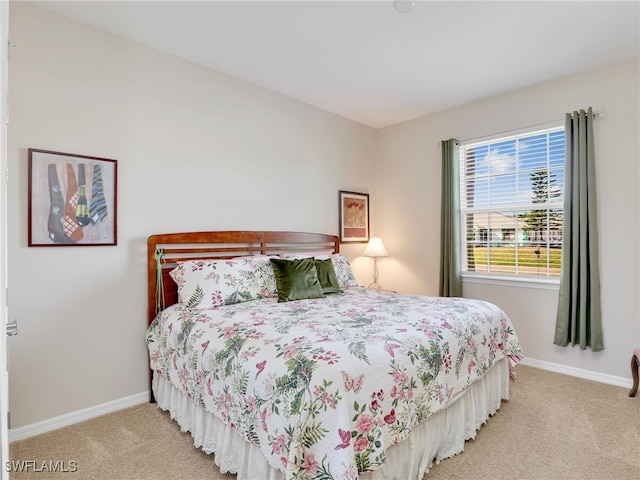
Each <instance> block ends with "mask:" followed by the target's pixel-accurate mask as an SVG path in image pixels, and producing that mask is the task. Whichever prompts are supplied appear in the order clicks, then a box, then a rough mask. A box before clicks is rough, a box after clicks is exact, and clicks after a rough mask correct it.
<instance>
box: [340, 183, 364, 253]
mask: <svg viewBox="0 0 640 480" xmlns="http://www.w3.org/2000/svg"><path fill="white" fill-rule="evenodd" d="M338 193H339V196H340V202H339V205H340V242H342V243H349V242H352V243H366V242H368V241H369V194H368V193H357V192H347V191H344V190H340V191H339V192H338Z"/></svg>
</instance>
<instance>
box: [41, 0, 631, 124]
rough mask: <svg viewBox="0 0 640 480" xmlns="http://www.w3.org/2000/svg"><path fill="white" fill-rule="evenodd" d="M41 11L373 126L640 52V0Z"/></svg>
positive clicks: (141, 4) (132, 5)
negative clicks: (399, 7) (402, 8)
mask: <svg viewBox="0 0 640 480" xmlns="http://www.w3.org/2000/svg"><path fill="white" fill-rule="evenodd" d="M33 3H35V4H37V5H39V6H41V7H43V8H46V9H49V10H52V11H54V12H58V13H60V14H62V15H66V16H69V17H72V18H75V19H77V20H80V21H82V22H86V23H88V24H90V25H93V26H95V27H98V28H101V29H104V30H107V31H110V32H113V33H115V34H117V35H121V36H123V37H126V38H129V39H131V40H134V41H136V42H139V43H142V44H145V45H148V46H151V47H154V48H157V49H159V50H162V51H165V52H168V53H172V54H174V55H177V56H179V57H183V58H185V59H187V60H190V61H193V62H196V63H199V64H202V65H205V66H208V67H210V68H213V69H215V70H218V71H221V72H225V73H227V74H229V75H232V76H234V77H237V78H240V79H243V80H246V81H248V82H251V83H254V84H256V85H260V86H262V87H265V88H268V89H270V90H274V91H276V92H280V93H282V94H285V95H288V96H290V97H293V98H295V99H298V100H300V101H302V102H305V103H308V104H311V105H314V106H316V107H318V108H321V109H324V110H328V111H330V112H334V113H336V114H338V115H341V116H343V117H346V118H349V119H352V120H355V121H356V122H359V123H362V124H364V125H368V126H371V127H374V128H379V127H384V126H387V125H390V124H394V123H398V122H402V121H405V120H409V119H411V118H415V117H418V116H421V115H425V114H429V113H433V112H437V111H441V110H445V109H449V108H452V107H456V106H459V105H463V104H466V103H469V102H473V101H477V100H480V99H483V98H487V97H491V96H494V95H498V94H501V93H505V92H509V91H513V90H518V89H521V88H525V87H528V86H531V85H535V84H538V83H541V82H545V81H548V80H553V79H555V78H560V77H564V76H567V75H571V74H575V73H579V72H583V71H587V70H591V69H594V68H598V67H601V66H605V65H608V64H612V63H616V62H620V61H624V60H628V59H631V58H637V57H638V56H639V51H640V36H639V35H640V34H639V32H640V2H638V1H637V0H636V1H622V2H611V1H603V2H595V1H566V2H558V1H555V2H551V1H531V2H527V1H510V2H506V1H500V2H486V1H451V0H449V1H418V2H415V3H416V4H415V7H414V9H413V10H412V11H410V12H409V13H398V12H396V11H395V10H394V7H393V1H391V0H388V1H349V2H348V1H333V2H332V1H315V2H312V1H302V0H300V1H258V2H252V1H243V0H240V1H239V0H236V1H195V2H189V1H148V0H147V1H113V2H110V1H71V2H58V1H36V2H33Z"/></svg>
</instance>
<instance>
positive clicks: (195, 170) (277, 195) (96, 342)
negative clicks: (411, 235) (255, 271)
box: [8, 2, 375, 428]
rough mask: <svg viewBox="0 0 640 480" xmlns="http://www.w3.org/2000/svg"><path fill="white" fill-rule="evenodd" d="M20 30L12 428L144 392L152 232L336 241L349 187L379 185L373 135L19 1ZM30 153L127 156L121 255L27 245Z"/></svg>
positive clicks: (14, 23) (13, 151)
mask: <svg viewBox="0 0 640 480" xmlns="http://www.w3.org/2000/svg"><path fill="white" fill-rule="evenodd" d="M10 30H11V31H10V33H11V39H12V42H13V43H15V44H16V46H17V48H15V49H13V50H12V52H11V65H10V71H9V75H10V85H9V88H10V94H11V122H10V127H9V152H8V160H9V167H10V185H9V192H8V195H9V198H8V203H9V218H8V222H9V238H8V245H9V257H10V261H9V288H10V295H9V296H10V304H9V314H10V318H12V319H13V318H17V319H18V322H19V325H20V333H19V335H18V336H17V337H15V338H12V339H11V341H10V347H9V351H10V358H9V362H10V404H11V415H12V426H13V427H14V428H15V427H21V426H23V425H28V424H32V423H35V422H39V421H41V420H44V419H49V418H52V417H56V416H59V415H63V414H66V413H69V412H74V411H77V410H81V409H84V408H88V407H92V406H95V405H99V404H102V403H106V402H109V401H112V400H115V399H120V398H122V397H126V396H130V395H135V394H138V393H140V392H143V391H145V390H146V388H147V369H146V362H147V359H146V347H145V342H144V334H145V326H146V324H145V322H146V320H145V318H146V274H145V268H146V267H145V261H146V260H145V251H146V250H145V248H146V239H147V237H148V236H149V235H151V234H154V233H165V232H175V231H189V230H208V229H210V230H224V229H247V230H253V229H255V230H259V229H268V230H299V231H312V232H326V233H334V234H337V233H338V218H337V217H338V190H339V189H348V190H359V191H364V192H371V187H372V186H373V178H374V177H373V168H371V166H372V163H373V161H374V142H375V132H374V130H372V129H370V128H367V127H364V126H362V125H359V124H356V123H354V122H351V121H348V120H345V119H343V118H341V117H338V116H335V115H332V114H329V113H326V112H323V111H320V110H317V109H314V108H312V107H309V106H308V105H305V104H303V103H300V102H297V101H294V100H291V99H289V98H287V97H284V96H282V95H279V94H276V93H273V92H269V91H267V90H264V89H261V88H258V87H255V86H253V85H250V84H247V83H244V82H241V81H238V80H235V79H233V78H231V77H229V76H226V75H223V74H220V73H216V72H213V71H211V70H207V69H205V68H202V67H199V66H196V65H194V64H191V63H188V62H185V61H182V60H179V59H177V58H175V57H172V56H170V55H166V54H163V53H160V52H157V51H154V50H151V49H148V48H145V47H142V46H139V45H136V44H134V43H131V42H129V41H125V40H123V39H120V38H118V37H116V36H113V35H110V34H107V33H105V32H102V31H100V30H97V29H94V28H92V27H88V26H85V25H83V24H80V23H78V22H75V21H72V20H69V19H66V18H64V17H62V16H58V15H55V14H52V13H50V12H48V11H46V10H43V9H40V8H37V7H35V6H32V5H29V4H26V3H23V2H18V3H16V2H12V3H11V7H10ZM28 148H40V149H47V150H54V151H60V152H69V153H78V154H84V155H91V156H98V157H106V158H112V159H117V160H118V176H119V182H118V189H119V191H118V194H119V195H118V206H119V208H118V210H119V211H118V246H116V247H113V246H112V247H83V248H80V247H71V248H69V247H67V248H28V247H27V149H28ZM372 207H374V206H373V205H372ZM362 248H363V246H360V247H352V248H351V249H345V253H347V254H348V255H354V254H355V255H357V254H359V253H360V250H361V249H362Z"/></svg>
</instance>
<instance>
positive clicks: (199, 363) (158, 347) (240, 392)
mask: <svg viewBox="0 0 640 480" xmlns="http://www.w3.org/2000/svg"><path fill="white" fill-rule="evenodd" d="M147 342H148V347H149V352H150V358H151V368H152V369H153V370H154V371H155V372H156V374H161V375H164V376H165V377H166V378H167V379H169V380H170V381H171V383H172V384H173V385H174V386H175V387H177V388H179V389H181V390H182V391H183V392H184V393H185V394H186V395H187V396H188V397H189V398H191V399H192V400H193V401H194V402H196V403H197V404H199V405H200V406H201V407H202V408H204V409H206V410H207V411H209V412H211V413H212V414H214V415H215V416H216V417H218V418H219V419H221V420H222V421H224V422H226V423H227V424H228V425H230V426H231V427H232V428H233V429H235V430H236V431H237V432H238V433H239V434H240V435H242V436H243V437H244V438H245V439H246V440H248V441H250V442H251V443H253V444H255V445H257V446H259V448H260V450H261V451H262V453H263V454H264V455H265V457H266V458H267V460H268V462H269V463H270V464H271V465H272V466H273V467H274V468H276V469H278V470H280V471H282V472H284V473H285V475H284V478H286V479H341V480H343V479H344V480H351V479H356V478H357V476H358V472H366V471H372V470H375V469H377V468H379V467H380V466H381V465H382V464H383V463H384V461H385V451H386V449H387V448H388V447H389V446H391V445H393V444H396V443H398V442H401V441H402V440H404V439H405V438H407V436H408V435H409V432H410V431H411V429H412V428H413V427H415V426H416V425H418V424H419V423H420V422H422V421H423V420H425V419H426V418H427V417H428V416H429V415H431V414H433V413H435V412H438V411H439V410H442V409H444V408H446V407H447V405H448V404H449V403H450V402H452V401H453V400H455V399H456V398H457V397H458V396H459V394H461V393H462V392H463V391H464V390H465V389H466V388H467V387H468V386H469V385H470V384H472V383H473V382H475V381H476V380H478V379H479V378H481V377H482V376H483V374H484V373H485V372H486V371H487V370H488V369H490V368H491V367H492V366H493V365H494V364H495V363H496V362H498V361H499V360H501V359H502V358H504V357H505V356H509V357H510V358H511V361H512V364H513V365H515V363H516V362H517V361H518V360H519V359H520V357H521V356H522V352H521V349H520V345H519V343H518V339H517V337H516V334H515V332H514V329H513V327H512V324H511V322H510V320H509V319H508V318H507V316H506V315H505V314H504V312H503V311H502V310H500V309H499V308H498V307H496V306H495V305H492V304H490V303H487V302H484V301H479V300H469V299H461V298H439V297H425V296H413V295H398V294H393V293H389V292H382V291H376V290H370V289H364V288H349V289H346V290H345V292H344V293H343V294H338V295H330V296H326V297H325V298H320V299H313V300H300V301H294V302H288V303H277V302H276V300H275V299H264V300H254V301H249V302H245V303H239V304H235V305H226V306H222V307H218V308H214V309H209V310H189V309H187V308H185V307H182V306H180V305H174V306H172V307H169V308H168V309H166V310H165V311H163V312H162V313H161V314H159V315H158V317H157V318H156V320H155V321H154V322H153V323H152V325H151V326H150V327H149V330H148V332H147Z"/></svg>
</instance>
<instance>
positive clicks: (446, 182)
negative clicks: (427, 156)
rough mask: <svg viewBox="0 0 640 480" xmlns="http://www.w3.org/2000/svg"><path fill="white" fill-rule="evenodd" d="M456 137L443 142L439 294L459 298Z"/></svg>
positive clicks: (458, 205)
mask: <svg viewBox="0 0 640 480" xmlns="http://www.w3.org/2000/svg"><path fill="white" fill-rule="evenodd" d="M458 145H459V142H458V140H456V139H455V138H451V139H449V140H443V141H442V218H441V225H440V289H439V295H440V296H441V297H461V296H462V277H461V275H460V258H461V254H460V196H459V189H460V167H459V163H458Z"/></svg>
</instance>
